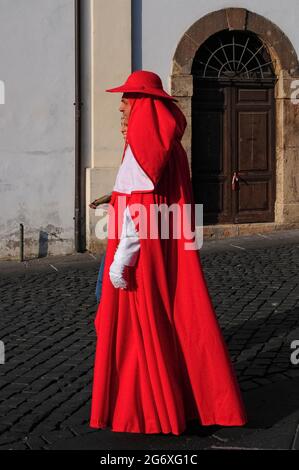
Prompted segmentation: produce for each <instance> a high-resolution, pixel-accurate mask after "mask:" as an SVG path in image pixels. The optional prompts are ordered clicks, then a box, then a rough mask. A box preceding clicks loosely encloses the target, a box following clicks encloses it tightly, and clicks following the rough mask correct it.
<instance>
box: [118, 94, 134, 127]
mask: <svg viewBox="0 0 299 470" xmlns="http://www.w3.org/2000/svg"><path fill="white" fill-rule="evenodd" d="M118 109H119V111H120V112H121V113H122V115H123V117H124V120H125V122H128V119H129V116H130V112H131V105H130V101H129V99H128V98H127V97H126V96H125V94H123V96H122V98H121V100H120V106H119V108H118Z"/></svg>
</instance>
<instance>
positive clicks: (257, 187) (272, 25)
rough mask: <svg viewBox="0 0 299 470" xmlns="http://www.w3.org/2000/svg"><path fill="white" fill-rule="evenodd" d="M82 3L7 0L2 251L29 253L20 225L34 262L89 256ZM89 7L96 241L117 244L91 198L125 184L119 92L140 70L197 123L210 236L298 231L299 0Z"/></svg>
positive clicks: (198, 175)
mask: <svg viewBox="0 0 299 470" xmlns="http://www.w3.org/2000/svg"><path fill="white" fill-rule="evenodd" d="M75 3H76V2H74V1H73V0H68V1H65V0H64V1H63V0H43V1H42V2H37V1H36V0H29V1H28V2H26V7H25V4H24V3H23V2H19V1H16V0H14V1H12V2H11V1H10V2H8V1H7V0H0V9H1V11H2V12H3V14H2V15H1V17H0V18H1V19H0V21H1V23H2V25H1V26H2V27H1V28H0V31H1V32H0V34H1V46H0V53H1V60H2V64H3V67H2V70H3V72H2V73H3V76H2V77H0V79H1V80H2V81H3V83H4V85H5V104H4V105H1V106H0V113H1V118H0V119H1V125H2V126H1V127H2V133H3V135H2V139H1V144H0V145H1V147H0V159H1V176H0V194H1V196H0V197H1V202H2V204H1V212H0V236H1V241H0V258H16V257H18V252H19V224H20V223H23V224H24V230H25V233H24V235H25V237H24V239H25V245H24V247H25V256H27V257H35V256H43V255H51V254H67V253H72V252H74V251H75V250H76V245H75V234H74V217H75V202H74V200H75V198H76V194H75V193H76V185H77V184H78V180H77V178H75V170H76V164H77V163H76V138H75V122H76V113H75V109H74V101H75V91H76V83H75V73H74V70H75V34H76V33H75V31H76V28H75V19H74V18H75V16H74V8H75ZM79 3H80V37H79V40H80V56H81V62H80V66H81V73H80V84H81V95H80V100H81V101H82V106H81V108H80V119H81V127H80V137H81V139H80V175H79V176H80V186H81V193H80V201H79V203H80V205H81V212H80V214H81V215H80V220H79V223H80V224H81V229H82V234H83V235H82V238H83V246H84V247H85V248H86V249H88V250H90V251H92V252H96V251H102V250H103V248H104V246H105V240H99V239H98V238H97V236H96V230H95V228H96V225H97V223H98V222H99V220H101V217H102V216H101V215H98V214H97V213H95V211H94V210H92V209H89V207H88V204H89V203H90V202H91V201H92V200H93V199H95V198H96V197H99V196H101V195H103V194H105V193H108V192H110V191H111V190H112V188H113V185H114V181H115V176H116V173H117V170H118V167H119V165H120V161H121V156H122V150H123V139H122V136H121V134H120V113H119V111H118V106H119V102H120V97H121V95H120V94H110V93H106V92H105V89H106V88H111V87H113V86H117V85H119V84H121V83H123V82H124V81H125V80H126V78H127V76H128V75H129V74H130V73H131V71H133V70H138V69H144V70H152V71H154V72H156V73H158V74H159V75H160V76H161V78H162V81H163V85H164V88H165V89H166V90H167V91H168V92H169V93H171V94H172V95H174V96H176V97H177V99H178V104H179V106H180V107H181V109H182V110H183V111H184V113H185V115H186V117H187V121H188V126H187V129H186V132H185V135H184V137H183V145H184V147H185V149H186V152H187V155H188V159H189V165H190V175H191V178H192V184H193V189H194V195H195V199H196V202H197V203H202V204H203V215H204V218H203V222H204V236H205V237H207V238H208V237H215V238H217V237H225V236H229V235H238V234H245V233H261V232H265V231H272V230H279V229H286V228H287V229H292V228H298V227H299V158H298V152H299V137H298V136H299V92H297V90H299V62H298V54H299V33H298V29H297V25H296V17H297V16H298V15H299V4H298V2H297V1H296V0H289V1H288V2H287V6H285V5H282V4H281V2H279V1H277V0H273V1H270V0H267V1H264V2H258V1H256V0H252V1H245V0H244V1H242V2H239V1H238V2H237V1H235V0H230V1H224V0H222V1H220V0H211V1H210V2H208V3H207V2H203V1H198V0H186V1H185V2H182V1H181V0H111V1H110V2H106V1H105V0H84V1H81V2H79ZM286 10H287V12H288V14H286ZM16 32H17V33H16ZM77 39H78V38H77ZM8 44H9V45H10V49H9V50H10V53H9V54H8V53H7V46H8ZM21 77H22V78H21ZM21 97H22V98H21ZM3 131H4V132H3ZM77 150H78V149H77ZM77 222H78V220H77Z"/></svg>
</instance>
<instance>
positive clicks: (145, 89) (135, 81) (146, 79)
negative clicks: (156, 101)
mask: <svg viewBox="0 0 299 470" xmlns="http://www.w3.org/2000/svg"><path fill="white" fill-rule="evenodd" d="M106 91H109V92H112V93H117V92H122V93H144V94H147V95H152V96H156V97H158V98H167V99H169V100H174V101H177V100H176V99H175V98H174V97H173V96H171V95H169V94H168V93H167V92H166V91H164V90H163V85H162V80H161V78H160V77H159V75H157V74H156V73H154V72H150V71H148V70H136V71H135V72H132V73H131V75H129V77H128V78H127V80H126V82H125V83H124V84H123V85H121V86H118V87H116V88H109V90H106Z"/></svg>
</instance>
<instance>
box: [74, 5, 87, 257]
mask: <svg viewBox="0 0 299 470" xmlns="http://www.w3.org/2000/svg"><path fill="white" fill-rule="evenodd" d="M74 1H75V5H74V6H75V103H74V106H75V216H74V221H75V250H76V251H77V252H83V251H85V236H84V232H83V227H84V226H85V224H84V211H83V201H82V197H83V193H82V188H83V181H82V157H81V107H82V105H83V103H82V102H81V48H80V43H81V41H80V31H81V28H80V17H81V5H82V3H81V1H80V0H74Z"/></svg>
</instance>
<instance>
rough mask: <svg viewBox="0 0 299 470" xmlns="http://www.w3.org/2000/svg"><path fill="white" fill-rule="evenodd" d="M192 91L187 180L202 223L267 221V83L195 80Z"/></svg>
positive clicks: (270, 103) (270, 100) (270, 157)
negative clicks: (197, 82) (199, 207)
mask: <svg viewBox="0 0 299 470" xmlns="http://www.w3.org/2000/svg"><path fill="white" fill-rule="evenodd" d="M195 90H196V92H195V93H194V96H193V98H192V100H193V102H192V183H193V190H194V196H195V202H197V203H202V204H203V222H204V225H206V224H215V223H218V224H221V223H252V222H270V221H273V220H274V202H275V148H274V120H275V115H274V90H273V86H271V85H269V84H267V85H266V84H256V83H236V82H233V83H232V82H230V83H220V82H218V83H217V82H216V83H215V81H214V82H209V81H201V84H200V86H199V87H198V88H195ZM234 174H235V176H236V178H237V179H235V178H234ZM233 182H234V183H235V184H232V183H233Z"/></svg>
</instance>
